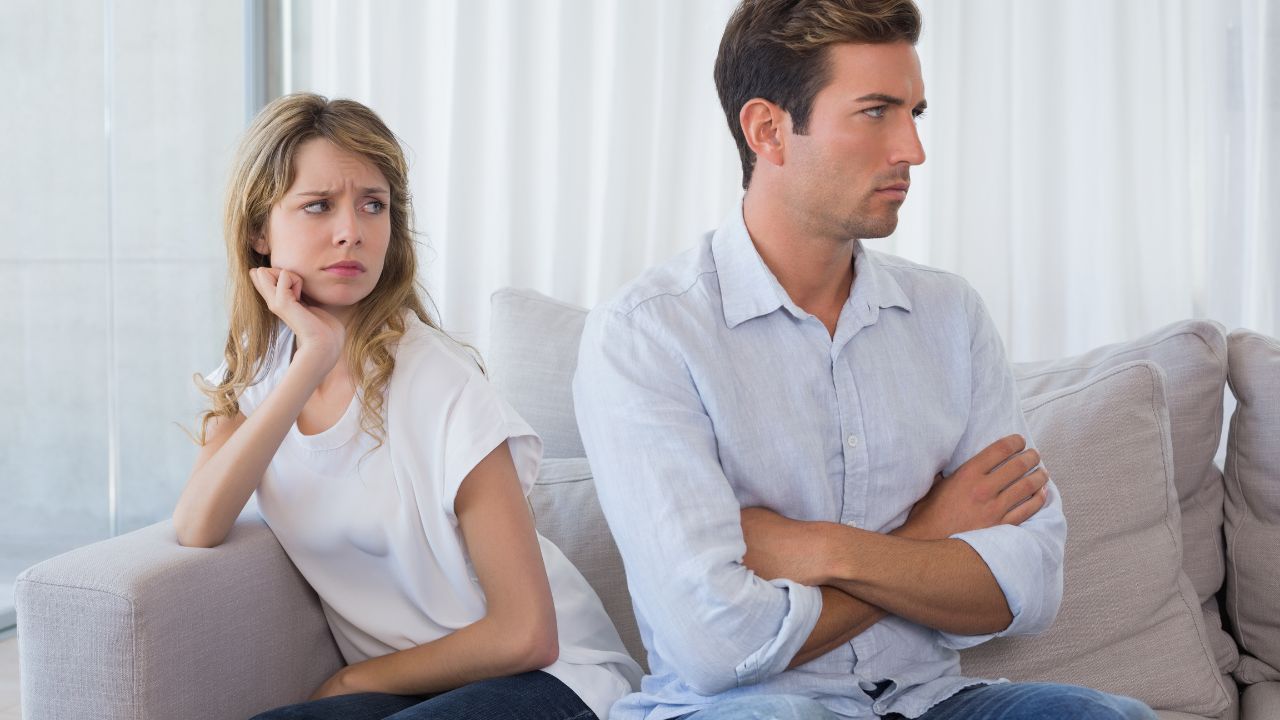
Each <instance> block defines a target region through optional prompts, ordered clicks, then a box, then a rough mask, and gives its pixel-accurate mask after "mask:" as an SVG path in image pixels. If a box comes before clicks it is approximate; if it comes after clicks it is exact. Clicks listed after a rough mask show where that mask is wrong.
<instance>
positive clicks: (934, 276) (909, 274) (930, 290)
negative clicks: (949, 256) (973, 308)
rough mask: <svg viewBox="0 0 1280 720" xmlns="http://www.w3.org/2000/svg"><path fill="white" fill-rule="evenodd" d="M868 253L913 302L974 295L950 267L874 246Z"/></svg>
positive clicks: (966, 281) (964, 297) (962, 278)
mask: <svg viewBox="0 0 1280 720" xmlns="http://www.w3.org/2000/svg"><path fill="white" fill-rule="evenodd" d="M867 255H868V256H869V257H870V258H871V260H873V261H874V262H875V264H876V265H877V266H878V267H879V268H880V269H881V270H883V271H884V272H885V274H887V275H888V276H889V277H891V278H893V279H894V280H895V281H897V283H898V285H899V286H900V287H901V288H902V290H903V292H905V293H906V294H907V296H908V297H909V298H910V299H911V301H912V302H913V303H929V302H931V301H937V300H956V299H958V298H962V299H967V298H970V297H977V293H976V291H975V290H974V289H973V286H972V285H970V284H969V281H968V280H965V279H964V277H962V276H960V275H957V274H956V273H953V272H951V271H949V270H943V269H941V268H935V267H931V266H929V265H923V264H921V263H918V262H913V261H911V260H907V259H906V258H902V257H898V256H897V255H890V254H888V253H883V252H877V251H873V250H867Z"/></svg>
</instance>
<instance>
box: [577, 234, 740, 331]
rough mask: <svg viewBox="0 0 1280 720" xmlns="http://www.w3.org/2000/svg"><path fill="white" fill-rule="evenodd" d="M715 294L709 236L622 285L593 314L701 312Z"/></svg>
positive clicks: (633, 316)
mask: <svg viewBox="0 0 1280 720" xmlns="http://www.w3.org/2000/svg"><path fill="white" fill-rule="evenodd" d="M718 294H719V286H718V283H717V282H716V266H715V260H714V259H713V257H712V254H711V234H710V233H708V234H707V235H704V236H703V237H702V238H701V239H700V240H699V241H698V243H697V244H696V245H695V246H694V247H691V248H689V249H687V250H684V251H683V252H681V253H679V254H678V255H676V256H674V257H672V258H670V259H669V260H667V261H665V262H662V263H660V264H658V265H654V266H653V267H650V268H649V269H648V270H645V271H644V272H643V273H641V274H640V276H639V277H637V278H635V279H634V280H632V281H631V282H629V283H627V284H626V285H624V286H623V287H622V288H621V289H620V290H618V292H617V293H615V294H614V295H613V297H611V298H609V299H608V300H606V301H604V302H602V303H600V304H599V305H597V306H596V309H595V310H593V311H592V312H593V313H606V314H614V315H621V316H625V317H629V318H636V317H641V316H647V315H655V314H656V315H665V314H668V313H671V312H673V311H675V312H681V313H682V314H683V313H684V312H687V311H689V310H696V309H698V308H704V307H707V306H709V305H711V304H712V303H711V302H710V301H711V300H713V299H714V298H712V297H710V296H711V295H714V296H717V297H718Z"/></svg>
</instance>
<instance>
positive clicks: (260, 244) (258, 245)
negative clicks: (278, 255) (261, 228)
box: [253, 233, 271, 255]
mask: <svg viewBox="0 0 1280 720" xmlns="http://www.w3.org/2000/svg"><path fill="white" fill-rule="evenodd" d="M253 251H254V252H256V253H258V254H259V255H270V254H271V245H270V244H269V243H268V242H267V236H266V234H265V233H264V234H262V235H258V236H257V237H255V238H254V239H253Z"/></svg>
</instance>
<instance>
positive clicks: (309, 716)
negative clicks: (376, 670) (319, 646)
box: [253, 670, 597, 720]
mask: <svg viewBox="0 0 1280 720" xmlns="http://www.w3.org/2000/svg"><path fill="white" fill-rule="evenodd" d="M427 718H432V719H433V720H435V719H437V718H438V719H440V720H495V719H497V718H509V719H510V720H597V718H596V715H595V713H593V712H591V708H589V707H587V706H586V705H585V704H584V703H583V702H582V700H581V699H580V698H579V697H578V695H577V693H575V692H574V691H572V690H570V689H569V687H568V686H567V685H565V684H564V683H562V682H560V681H559V680H557V679H556V678H554V677H552V676H551V675H548V674H546V673H544V672H542V671H541V670H537V671H534V672H527V673H523V674H521V675H512V676H511V677H503V678H495V679H493V680H481V681H480V682H474V683H471V684H470V685H464V686H462V687H460V688H458V689H457V690H450V691H449V692H444V693H440V694H439V695H388V694H386V693H358V694H355V695H338V696H336V697H329V698H324V699H323V700H316V701H314V702H305V703H298V704H297V705H287V706H285V707H282V708H276V709H275V710H268V711H267V712H264V713H262V714H261V715H257V716H255V717H254V718H253V720H426V719H427Z"/></svg>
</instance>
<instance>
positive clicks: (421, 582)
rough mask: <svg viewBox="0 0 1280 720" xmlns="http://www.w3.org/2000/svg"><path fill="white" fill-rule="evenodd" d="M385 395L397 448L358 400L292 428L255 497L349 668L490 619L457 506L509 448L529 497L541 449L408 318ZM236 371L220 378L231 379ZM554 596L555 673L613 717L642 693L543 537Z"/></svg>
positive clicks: (586, 593) (462, 359)
mask: <svg viewBox="0 0 1280 720" xmlns="http://www.w3.org/2000/svg"><path fill="white" fill-rule="evenodd" d="M406 325H407V328H406V332H405V335H404V337H403V339H402V340H401V341H400V343H399V346H398V348H397V349H396V351H395V353H396V365H395V370H394V372H393V373H392V375H391V382H390V386H389V387H388V389H387V392H386V404H385V406H384V410H383V412H384V415H385V418H386V424H385V433H386V440H385V442H384V443H383V444H382V445H381V446H380V447H377V448H376V449H374V446H375V444H376V442H375V441H374V440H373V438H371V437H370V436H369V434H368V433H366V432H363V431H361V429H360V402H359V398H358V396H357V397H354V398H352V401H351V405H350V407H348V408H347V411H346V413H345V414H344V415H343V416H342V418H341V419H340V420H339V421H338V422H337V423H336V424H335V425H334V426H333V427H331V428H329V429H328V430H325V431H324V432H322V433H319V434H316V435H303V434H302V433H301V432H299V430H298V426H297V424H296V423H295V424H294V426H293V427H292V428H290V429H289V434H288V435H287V436H286V437H285V439H284V441H283V442H282V443H281V444H280V449H279V450H278V451H277V452H276V454H275V457H274V458H272V460H271V464H270V466H269V467H268V468H267V471H266V474H265V475H264V477H263V479H262V484H261V485H260V486H259V487H258V490H257V492H256V495H257V500H258V510H259V512H260V513H261V514H262V517H263V519H264V520H266V522H267V524H268V525H269V526H270V527H271V530H272V531H273V532H274V533H275V535H276V537H277V538H278V539H279V541H280V545H281V546H282V547H284V550H285V552H286V553H288V555H289V558H290V559H291V560H292V561H293V563H294V565H296V566H297V568H298V570H299V571H300V572H301V573H302V575H303V577H305V578H306V579H307V582H309V583H310V584H311V587H312V588H314V589H315V591H316V594H317V595H319V597H320V602H321V605H322V606H323V607H324V613H325V617H326V618H327V619H328V622H329V627H330V629H331V630H332V631H333V636H334V638H335V639H336V640H337V643H338V647H339V649H340V650H341V651H342V655H343V657H344V658H345V659H346V661H347V663H349V664H350V663H356V662H360V661H362V660H366V659H368V658H372V657H378V656H381V655H385V654H387V653H391V652H394V651H397V650H405V649H408V648H411V647H415V646H417V645H421V644H423V643H427V642H431V641H432V640H437V639H439V638H441V637H443V636H445V635H448V634H449V633H451V632H453V631H454V630H457V629H459V628H461V627H464V626H466V625H470V624H471V623H474V622H476V621H477V620H479V619H481V618H482V617H483V616H484V614H485V598H484V593H483V591H482V590H481V588H480V584H479V582H478V581H477V579H476V576H475V571H474V569H473V568H472V566H471V561H470V558H469V557H468V554H467V550H466V547H465V544H464V542H463V537H462V532H461V530H460V528H459V527H458V519H457V517H456V516H455V515H454V507H453V503H454V498H455V496H456V495H457V492H458V487H459V486H460V485H461V484H462V481H463V479H464V478H465V477H466V476H467V473H469V472H470V471H471V469H472V468H474V467H475V466H476V464H477V463H478V462H480V460H482V459H484V457H485V456H487V455H488V454H489V453H490V452H491V451H492V450H493V449H494V448H495V447H497V446H498V444H499V443H502V442H504V441H505V442H506V443H507V446H508V447H509V448H510V450H511V457H512V459H513V460H514V461H515V466H516V472H517V474H518V475H519V479H520V484H521V485H522V486H523V488H524V492H525V494H526V495H527V494H528V492H529V490H530V488H531V487H532V486H533V483H534V480H535V479H536V478H537V474H538V466H539V463H540V462H541V458H542V441H541V440H540V439H539V438H538V436H537V435H535V434H534V432H533V429H532V428H530V427H529V425H528V424H526V423H525V422H524V420H523V419H521V418H520V416H519V415H517V414H516V412H515V410H514V409H512V408H511V406H510V405H508V404H507V403H506V402H505V401H504V400H503V399H502V398H501V397H499V396H498V394H497V392H496V391H495V390H494V389H493V388H492V386H490V385H489V382H488V381H487V380H486V379H485V377H484V375H483V374H482V373H481V372H480V369H479V368H478V367H477V365H476V362H475V360H474V359H472V358H471V356H470V355H468V354H467V353H466V351H465V350H463V349H462V348H461V347H459V346H458V345H457V344H456V343H454V342H453V341H452V340H450V339H449V338H447V337H446V336H444V335H443V334H442V333H440V332H438V331H436V330H434V329H432V328H430V327H429V326H427V325H424V324H423V323H422V322H420V321H419V320H418V319H417V317H416V316H414V315H413V314H412V313H409V314H408V319H407V321H406ZM292 348H293V333H292V331H290V330H289V328H288V327H287V326H285V325H284V324H283V323H281V330H280V332H279V334H278V336H277V341H276V346H275V353H274V355H273V357H272V362H271V363H270V364H269V366H268V367H267V368H265V371H264V375H263V378H262V379H261V380H260V381H259V382H258V383H257V384H255V385H252V386H250V387H249V388H248V389H246V390H245V392H244V393H243V395H242V396H241V397H240V411H241V412H242V413H244V415H245V416H246V417H247V416H249V415H251V414H252V413H253V411H254V410H255V409H256V408H257V407H258V405H259V404H261V403H262V401H263V400H264V399H265V398H266V397H267V395H268V393H270V392H271V390H272V389H274V388H275V387H276V386H277V385H278V384H279V383H280V381H281V379H282V378H283V376H284V373H285V370H286V369H287V368H288V363H289V358H290V356H291V355H292ZM223 374H225V367H224V368H219V370H217V371H215V372H214V373H212V374H211V375H210V377H211V378H220V377H222V375H223ZM538 541H539V543H540V545H541V549H542V557H543V561H544V563H545V564H546V569H547V576H548V578H549V580H550V583H551V593H552V595H553V597H554V600H555V610H556V622H557V625H558V628H559V640H560V657H559V659H558V660H557V661H556V662H555V663H553V664H552V665H550V666H548V667H546V668H544V671H545V672H547V673H549V674H551V675H553V676H555V677H556V678H558V679H559V680H560V681H561V682H563V683H564V684H565V685H567V686H569V687H570V688H571V689H572V690H573V691H574V692H575V693H577V694H578V696H579V697H580V698H581V699H582V701H583V702H584V703H586V705H587V706H588V707H590V708H591V709H592V710H593V711H594V712H595V714H596V715H597V716H598V717H600V718H601V720H604V718H606V716H607V715H608V711H609V706H610V705H612V704H613V702H614V701H615V700H617V699H618V698H620V697H621V696H623V695H625V694H627V693H629V692H631V690H632V688H633V687H634V686H636V685H638V682H639V678H640V668H639V666H638V665H636V663H635V661H634V660H632V659H631V657H630V656H629V655H627V652H626V650H625V649H624V648H623V645H622V641H621V639H619V637H618V633H617V630H615V629H614V626H613V623H612V622H611V621H610V620H609V616H608V615H607V614H605V611H604V607H603V605H601V603H600V599H599V598H598V597H597V596H596V594H595V592H594V591H593V590H592V589H591V587H590V586H589V585H588V584H587V581H586V579H585V578H583V577H582V575H581V573H579V572H578V570H577V568H575V567H574V566H573V565H572V563H570V562H569V560H568V559H567V558H566V557H565V556H564V554H563V553H561V552H560V550H559V548H557V547H556V546H555V545H553V544H552V543H551V542H550V541H548V540H547V539H546V538H543V537H542V536H538Z"/></svg>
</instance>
